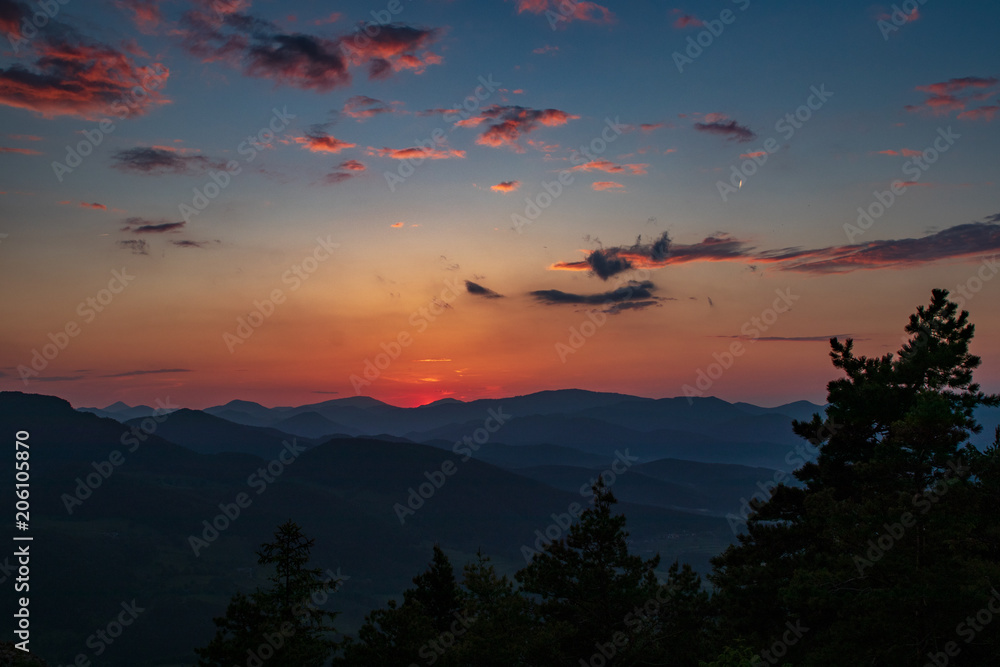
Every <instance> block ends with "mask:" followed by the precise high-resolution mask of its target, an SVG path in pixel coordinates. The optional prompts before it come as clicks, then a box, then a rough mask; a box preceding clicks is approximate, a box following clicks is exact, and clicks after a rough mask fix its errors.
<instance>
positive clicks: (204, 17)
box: [176, 9, 442, 92]
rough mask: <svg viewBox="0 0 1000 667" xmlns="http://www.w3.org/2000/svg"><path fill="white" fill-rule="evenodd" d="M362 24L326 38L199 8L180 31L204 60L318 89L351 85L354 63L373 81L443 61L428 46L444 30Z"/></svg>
mask: <svg viewBox="0 0 1000 667" xmlns="http://www.w3.org/2000/svg"><path fill="white" fill-rule="evenodd" d="M364 27H365V28H366V29H365V30H359V31H357V32H355V33H353V34H351V35H345V36H342V37H338V38H336V39H328V38H325V37H319V36H315V35H306V34H301V33H296V34H286V33H284V32H282V31H281V30H279V29H278V27H277V26H276V25H274V24H273V23H271V22H269V21H265V20H263V19H259V18H256V17H253V16H248V15H246V14H242V13H235V12H234V13H230V14H229V15H228V16H225V17H222V18H220V16H219V15H218V14H217V13H214V12H211V11H205V10H200V9H197V10H193V11H189V12H187V13H186V14H185V15H184V17H183V18H182V19H181V28H180V29H179V30H178V31H176V34H178V35H180V36H181V37H182V39H183V43H184V46H185V48H186V49H187V50H188V51H190V52H191V53H192V54H194V55H196V56H198V57H200V58H202V60H203V61H204V62H211V61H217V60H221V61H223V62H227V63H229V64H230V65H232V66H234V67H242V69H243V71H244V73H245V74H247V75H248V76H255V77H261V78H266V79H272V80H274V81H275V82H276V83H278V84H285V85H289V86H294V87H296V88H301V89H303V90H313V91H316V92H328V91H330V90H333V89H334V88H339V87H344V86H346V85H348V84H349V83H350V82H351V78H352V77H351V72H350V69H351V68H352V67H366V68H367V70H368V78H369V79H384V78H387V77H389V76H390V75H391V74H392V73H393V72H398V71H401V70H407V69H409V70H413V71H414V72H415V73H417V74H420V73H422V72H423V71H424V69H425V68H426V67H427V66H428V65H437V64H440V63H441V62H442V60H441V57H440V56H438V55H436V54H434V53H432V52H430V51H429V50H428V49H429V47H430V46H431V44H432V43H433V42H434V41H436V40H437V38H438V37H439V35H440V34H441V31H440V30H434V29H422V28H413V27H411V26H407V25H403V24H398V23H391V24H369V25H367V26H364Z"/></svg>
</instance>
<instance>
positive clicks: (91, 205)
mask: <svg viewBox="0 0 1000 667" xmlns="http://www.w3.org/2000/svg"><path fill="white" fill-rule="evenodd" d="M59 203H60V204H62V205H63V206H69V205H72V203H73V202H71V201H70V200H68V199H65V200H63V201H61V202H59ZM77 206H79V207H80V208H92V209H94V210H96V211H107V210H108V207H107V206H105V205H104V204H98V203H97V202H92V203H87V202H85V201H82V202H80V203H78V204H77Z"/></svg>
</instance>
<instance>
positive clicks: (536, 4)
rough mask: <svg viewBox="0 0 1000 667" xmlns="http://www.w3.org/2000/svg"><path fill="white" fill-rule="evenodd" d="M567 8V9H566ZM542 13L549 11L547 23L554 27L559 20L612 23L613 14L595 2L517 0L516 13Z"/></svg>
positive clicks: (583, 0)
mask: <svg viewBox="0 0 1000 667" xmlns="http://www.w3.org/2000/svg"><path fill="white" fill-rule="evenodd" d="M567 10H568V11H567ZM524 12H530V13H532V14H542V13H544V12H551V13H552V14H551V15H549V23H551V24H552V25H553V27H555V25H556V23H557V22H561V21H574V20H575V21H590V22H591V23H614V21H615V15H614V14H612V13H611V10H610V9H608V8H607V7H604V6H602V5H599V4H597V3H595V2H587V1H586V0H581V1H579V2H577V1H573V2H570V1H569V0H517V13H518V14H522V13H524Z"/></svg>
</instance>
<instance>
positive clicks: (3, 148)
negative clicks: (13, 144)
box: [0, 146, 42, 155]
mask: <svg viewBox="0 0 1000 667" xmlns="http://www.w3.org/2000/svg"><path fill="white" fill-rule="evenodd" d="M0 153H17V154H19V155H41V154H42V152H41V151H36V150H32V149H30V148H9V147H7V146H0Z"/></svg>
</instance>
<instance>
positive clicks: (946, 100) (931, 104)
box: [906, 76, 998, 120]
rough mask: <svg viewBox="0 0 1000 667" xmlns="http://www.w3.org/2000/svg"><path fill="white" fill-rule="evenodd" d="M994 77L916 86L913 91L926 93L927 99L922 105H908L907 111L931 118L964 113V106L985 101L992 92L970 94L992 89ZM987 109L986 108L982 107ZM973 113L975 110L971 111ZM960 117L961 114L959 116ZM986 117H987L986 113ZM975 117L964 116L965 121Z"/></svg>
mask: <svg viewBox="0 0 1000 667" xmlns="http://www.w3.org/2000/svg"><path fill="white" fill-rule="evenodd" d="M997 81H998V80H997V78H996V77H978V76H966V77H962V78H960V79H949V80H948V81H940V82H938V83H931V84H928V85H926V86H917V87H916V88H915V90H919V91H920V92H923V93H927V99H926V100H924V101H923V103H922V104H908V105H907V106H906V110H907V111H913V112H925V113H929V114H931V115H933V116H943V115H947V114H950V113H951V112H953V111H959V112H965V110H966V109H965V108H966V105H967V104H969V103H970V102H978V101H982V100H985V99H987V98H989V97H991V96H992V95H994V94H995V92H996V91H994V92H990V93H987V92H983V93H970V92H968V91H974V90H977V89H980V90H981V89H984V88H992V87H993V86H995V85H996V84H997ZM984 108H987V109H988V107H984ZM973 111H975V110H973ZM959 115H960V116H962V115H963V114H959ZM986 115H989V114H988V112H987V113H986ZM976 118H977V115H976V114H975V113H973V114H972V115H971V116H965V119H969V120H975V119H976Z"/></svg>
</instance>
